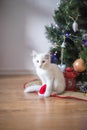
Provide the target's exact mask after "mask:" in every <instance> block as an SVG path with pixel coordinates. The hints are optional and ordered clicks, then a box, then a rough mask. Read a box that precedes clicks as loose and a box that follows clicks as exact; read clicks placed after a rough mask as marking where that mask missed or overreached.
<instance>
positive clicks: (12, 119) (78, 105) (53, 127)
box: [0, 75, 87, 130]
mask: <svg viewBox="0 0 87 130" xmlns="http://www.w3.org/2000/svg"><path fill="white" fill-rule="evenodd" d="M34 78H37V76H35V75H27V76H0V130H35V129H38V130H87V102H85V101H78V100H74V99H59V98H56V97H49V98H41V97H39V96H38V95H37V94H35V93H28V94H25V93H24V92H23V84H24V83H25V82H28V81H30V80H32V79H34Z"/></svg>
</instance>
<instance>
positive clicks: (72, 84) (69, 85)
mask: <svg viewBox="0 0 87 130" xmlns="http://www.w3.org/2000/svg"><path fill="white" fill-rule="evenodd" d="M64 77H65V81H66V90H69V91H76V77H77V73H76V72H75V71H74V69H73V68H72V67H67V68H66V69H65V72H64Z"/></svg>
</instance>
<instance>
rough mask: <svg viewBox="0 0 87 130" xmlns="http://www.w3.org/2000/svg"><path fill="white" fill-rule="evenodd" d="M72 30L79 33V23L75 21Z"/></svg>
mask: <svg viewBox="0 0 87 130" xmlns="http://www.w3.org/2000/svg"><path fill="white" fill-rule="evenodd" d="M72 28H73V31H74V32H77V31H78V23H77V22H76V21H75V20H74V22H73V24H72Z"/></svg>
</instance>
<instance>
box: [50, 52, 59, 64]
mask: <svg viewBox="0 0 87 130" xmlns="http://www.w3.org/2000/svg"><path fill="white" fill-rule="evenodd" d="M56 54H57V52H55V53H51V63H56V64H57V63H58V58H57V55H56Z"/></svg>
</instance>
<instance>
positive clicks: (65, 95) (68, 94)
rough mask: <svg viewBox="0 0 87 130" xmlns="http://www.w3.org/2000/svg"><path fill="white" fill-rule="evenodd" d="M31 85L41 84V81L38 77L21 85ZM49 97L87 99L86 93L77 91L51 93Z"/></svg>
mask: <svg viewBox="0 0 87 130" xmlns="http://www.w3.org/2000/svg"><path fill="white" fill-rule="evenodd" d="M32 85H41V81H40V80H39V79H33V80H31V81H29V82H27V83H25V84H24V85H23V87H24V89H25V88H26V87H31V86H32ZM51 97H58V98H62V99H63V98H64V99H76V100H83V101H87V93H86V94H85V93H82V92H78V91H65V92H64V93H62V94H53V95H51Z"/></svg>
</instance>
